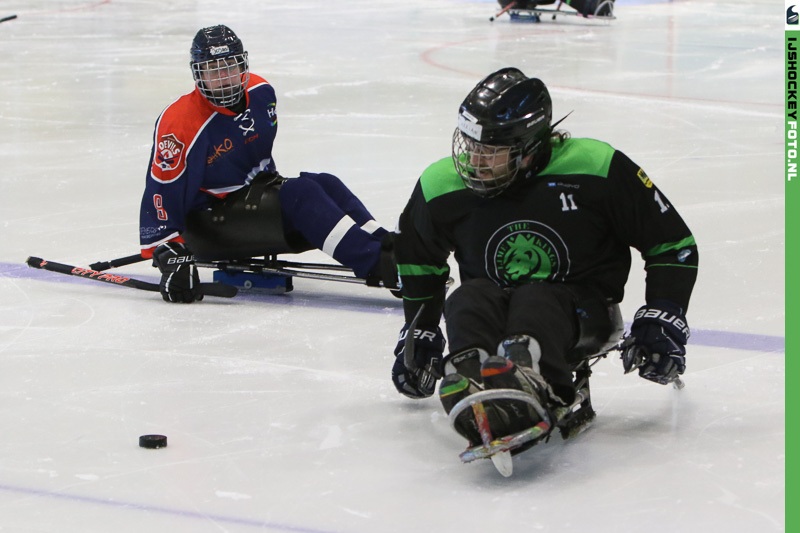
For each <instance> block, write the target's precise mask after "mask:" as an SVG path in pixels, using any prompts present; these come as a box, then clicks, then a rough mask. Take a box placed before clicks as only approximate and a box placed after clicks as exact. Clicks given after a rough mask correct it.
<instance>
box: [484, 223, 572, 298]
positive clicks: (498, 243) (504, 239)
mask: <svg viewBox="0 0 800 533" xmlns="http://www.w3.org/2000/svg"><path fill="white" fill-rule="evenodd" d="M569 265H570V261H569V251H568V249H567V246H566V244H565V243H564V241H563V239H562V238H561V236H560V235H558V233H556V232H555V231H553V230H552V229H551V228H550V227H549V226H546V225H544V224H540V223H539V222H534V221H532V220H520V221H516V222H513V223H510V224H506V225H505V226H503V227H502V228H500V229H499V230H497V231H496V232H495V233H494V235H492V237H491V238H490V239H489V243H488V245H487V247H486V272H487V274H488V275H489V277H490V278H491V279H493V280H495V281H496V282H498V283H499V284H500V285H502V286H515V285H520V284H523V283H527V282H529V281H533V280H559V281H562V280H563V279H564V277H565V276H566V274H567V273H568V272H569Z"/></svg>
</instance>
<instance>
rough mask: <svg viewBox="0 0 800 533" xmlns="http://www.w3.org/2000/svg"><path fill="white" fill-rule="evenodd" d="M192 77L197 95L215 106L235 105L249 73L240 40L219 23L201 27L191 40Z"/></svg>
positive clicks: (242, 92) (240, 96) (245, 84)
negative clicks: (197, 90)
mask: <svg viewBox="0 0 800 533" xmlns="http://www.w3.org/2000/svg"><path fill="white" fill-rule="evenodd" d="M190 54H191V61H190V62H189V64H190V65H191V68H192V77H193V78H194V82H195V85H197V88H198V89H199V90H200V93H201V94H202V95H203V96H205V97H206V98H207V99H208V101H209V102H211V103H212V104H214V105H215V106H219V107H228V106H232V105H234V104H236V103H237V102H239V100H240V99H241V98H242V96H243V95H244V91H245V89H246V88H247V82H248V81H249V79H250V70H249V65H248V61H247V52H245V50H244V45H243V44H242V41H241V39H239V37H237V36H236V34H235V33H233V30H231V29H230V28H229V27H227V26H224V25H222V24H220V25H218V26H211V27H208V28H203V29H201V30H200V31H198V32H197V34H196V35H195V36H194V39H193V40H192V48H191V50H190Z"/></svg>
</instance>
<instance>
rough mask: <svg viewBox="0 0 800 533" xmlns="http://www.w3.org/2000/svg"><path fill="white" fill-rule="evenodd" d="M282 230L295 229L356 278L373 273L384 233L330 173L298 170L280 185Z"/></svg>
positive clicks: (344, 186)
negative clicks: (351, 272) (298, 171)
mask: <svg viewBox="0 0 800 533" xmlns="http://www.w3.org/2000/svg"><path fill="white" fill-rule="evenodd" d="M280 202H281V214H282V215H283V226H284V232H285V233H286V234H290V233H293V232H297V233H299V234H300V235H302V236H303V237H304V238H305V239H306V240H307V241H308V242H309V243H310V244H311V245H313V246H314V247H316V248H319V249H320V250H322V251H323V252H325V253H326V254H328V255H330V256H331V257H333V258H334V259H336V260H337V261H338V262H340V263H341V264H343V265H345V266H347V267H349V268H352V269H353V272H354V273H355V275H356V276H358V277H359V278H366V277H368V276H369V275H370V274H372V275H376V274H377V269H378V267H379V258H380V253H381V244H380V241H381V238H382V237H383V236H384V235H385V234H386V233H387V232H386V230H385V229H384V228H382V227H381V226H380V225H379V224H378V223H377V222H375V218H374V217H373V216H372V215H371V214H370V212H369V211H368V210H367V208H366V207H365V206H364V204H362V203H361V201H360V200H359V199H358V198H356V196H355V195H354V194H353V193H352V192H351V191H350V189H348V188H347V186H346V185H345V184H344V183H342V181H341V180H340V179H339V178H337V177H336V176H334V175H332V174H314V173H310V172H301V173H300V176H299V177H297V178H290V179H288V180H286V182H284V184H283V185H282V186H281V189H280Z"/></svg>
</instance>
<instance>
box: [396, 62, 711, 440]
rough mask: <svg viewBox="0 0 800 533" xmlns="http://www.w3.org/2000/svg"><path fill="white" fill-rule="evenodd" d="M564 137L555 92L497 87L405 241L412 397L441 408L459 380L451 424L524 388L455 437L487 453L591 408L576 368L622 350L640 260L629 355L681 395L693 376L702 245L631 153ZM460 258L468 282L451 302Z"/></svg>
mask: <svg viewBox="0 0 800 533" xmlns="http://www.w3.org/2000/svg"><path fill="white" fill-rule="evenodd" d="M559 122H560V121H559ZM557 124H558V123H556V124H553V123H552V103H551V99H550V95H549V93H548V90H547V87H546V86H545V84H544V83H543V82H542V81H540V80H538V79H535V78H528V77H527V76H525V75H524V74H523V73H522V72H520V71H519V70H518V69H516V68H504V69H502V70H499V71H497V72H495V73H493V74H491V75H489V76H488V77H487V78H485V79H484V80H483V81H481V82H480V83H479V84H478V85H477V86H476V87H475V88H474V89H473V90H472V91H471V92H470V93H469V94H468V95H467V97H466V99H465V100H464V101H463V103H462V104H461V106H460V108H459V113H458V127H457V128H456V130H455V132H454V134H453V140H452V156H451V157H447V158H445V159H442V160H440V161H437V162H435V163H433V164H432V165H430V166H429V167H428V168H427V169H426V170H425V171H424V172H423V173H422V175H421V177H420V178H419V181H418V182H417V184H416V186H415V188H414V191H413V193H412V195H411V198H410V200H409V201H408V204H407V205H406V207H405V209H404V211H403V213H402V215H401V217H400V220H399V232H398V234H397V235H395V237H394V239H395V241H394V249H395V254H396V259H397V263H398V272H399V274H400V278H401V281H402V286H403V302H404V312H405V319H406V325H405V326H404V327H403V329H402V330H401V335H400V341H399V342H398V344H397V348H396V349H395V355H396V360H395V363H394V366H393V368H392V380H393V382H394V385H395V387H396V388H397V390H398V391H399V392H401V393H402V394H404V395H406V396H408V397H411V398H425V397H428V396H431V395H432V394H433V393H434V389H435V384H436V382H437V380H438V379H439V378H442V377H443V379H442V382H441V385H440V388H439V397H440V400H441V402H442V405H443V406H444V408H445V410H446V411H447V412H448V413H450V412H451V410H452V409H453V408H454V407H455V406H456V405H457V404H459V402H460V401H461V400H463V399H464V398H468V397H470V395H474V394H476V393H483V394H487V392H486V391H491V390H493V389H503V390H515V391H514V392H515V394H514V395H513V399H511V400H509V399H506V400H502V399H497V398H494V397H492V399H491V400H489V401H486V402H483V403H484V407H485V412H484V413H483V414H482V415H480V416H479V413H473V412H471V411H470V410H468V409H465V410H463V411H460V414H458V416H457V417H456V418H455V421H454V427H455V429H456V430H457V431H458V432H459V433H460V434H462V435H463V436H464V437H465V438H466V439H467V440H468V441H469V442H470V445H471V446H475V445H477V444H480V443H481V442H482V440H484V441H485V437H486V436H485V435H484V433H485V430H487V429H488V430H489V432H490V433H491V435H492V438H497V437H503V436H507V435H512V434H515V433H517V432H520V431H523V430H525V429H526V428H531V427H534V426H536V425H537V424H538V423H540V422H542V421H543V420H546V421H547V422H548V425H547V426H542V428H543V429H541V431H540V432H539V434H540V435H542V436H546V435H547V434H548V432H549V431H551V430H552V429H554V423H555V421H557V420H558V419H559V417H560V416H563V415H564V413H566V412H567V410H568V409H569V407H570V406H574V405H575V404H576V402H581V401H583V400H585V398H584V397H583V396H582V395H583V394H584V391H576V387H575V381H574V379H573V370H574V368H575V365H576V364H577V363H578V362H579V361H581V360H582V359H583V358H585V357H587V356H591V355H593V354H597V353H600V352H602V351H604V350H605V351H608V349H609V348H611V347H612V346H614V345H615V344H617V343H618V342H619V340H620V337H621V333H622V321H621V318H619V316H618V315H619V306H618V305H617V304H618V303H619V302H621V301H622V298H623V291H624V286H625V283H626V281H627V279H628V273H629V270H630V266H631V255H630V254H631V250H630V249H631V248H635V249H636V250H638V252H639V253H641V255H642V257H643V259H644V261H645V269H646V272H647V278H646V296H645V299H646V302H645V304H644V305H643V306H642V307H641V309H639V310H638V312H637V313H636V315H635V316H634V320H633V323H632V325H631V327H630V334H629V335H628V336H627V337H626V340H625V342H624V343H623V346H624V348H623V366H624V370H625V371H626V372H630V371H632V370H634V369H638V372H639V375H640V376H641V377H643V378H645V379H648V380H650V381H654V382H656V383H660V384H668V383H673V382H676V380H677V379H678V376H679V375H680V374H682V373H683V372H684V369H685V359H684V355H685V353H686V351H685V348H684V346H685V344H686V341H687V339H688V337H689V328H688V326H687V322H686V316H685V314H686V311H687V308H688V305H689V298H690V295H691V293H692V288H693V286H694V282H695V279H696V276H697V266H698V251H697V246H696V244H695V240H694V238H693V236H692V233H691V232H690V231H689V228H688V227H687V226H686V224H685V223H684V221H683V220H682V218H681V217H680V215H679V214H678V212H677V211H676V210H675V208H674V207H673V205H672V203H671V202H670V201H669V200H668V199H667V197H666V196H665V195H664V193H662V192H661V191H660V190H659V189H658V188H657V187H656V186H655V184H654V183H653V182H652V181H651V179H650V178H649V177H648V176H647V174H646V173H645V171H644V170H643V169H642V168H641V167H639V166H638V165H637V164H635V163H634V162H633V161H631V160H630V159H629V158H628V157H627V156H626V155H625V154H623V153H622V152H620V151H618V150H615V149H614V148H613V147H611V146H609V145H608V144H606V143H604V142H601V141H598V140H593V139H573V138H570V136H569V134H568V133H566V132H564V131H559V130H556V129H555V128H556V126H557ZM452 252H454V253H455V261H456V262H457V264H458V269H459V275H460V280H461V284H460V286H459V287H458V288H457V289H456V290H455V291H453V292H452V294H450V296H449V297H447V299H446V300H445V288H446V282H447V279H448V277H449V273H450V272H449V267H448V263H447V261H448V258H449V256H450V254H451V253H452ZM442 314H443V315H444V319H445V324H446V331H447V340H448V342H449V348H450V349H449V355H448V356H446V357H444V356H443V353H444V347H445V344H446V343H445V338H444V336H443V334H442V331H441V329H440V327H439V322H440V317H441V316H442ZM415 319H416V320H415ZM412 323H413V324H414V326H415V327H414V328H413V332H409V331H408V330H409V329H410V328H409V325H410V324H412ZM407 335H413V338H414V341H413V343H411V346H412V347H413V350H414V352H413V357H408V354H407V353H406V346H407V344H408V343H407V342H406V336H407ZM578 392H580V394H581V395H579V396H576V393H578ZM487 397H489V396H487ZM461 405H463V402H462V404H461ZM482 409H483V408H482ZM451 418H452V417H451ZM481 419H483V420H481ZM482 422H483V426H482V425H481V424H482ZM548 428H549V429H548ZM531 445H532V444H531ZM521 449H524V448H519V449H517V450H516V451H519V450H521ZM512 453H513V452H512Z"/></svg>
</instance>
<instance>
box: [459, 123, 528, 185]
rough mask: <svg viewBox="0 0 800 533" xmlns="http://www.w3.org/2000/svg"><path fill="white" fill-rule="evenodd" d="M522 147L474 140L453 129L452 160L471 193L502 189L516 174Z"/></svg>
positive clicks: (512, 180) (519, 165) (509, 183)
mask: <svg viewBox="0 0 800 533" xmlns="http://www.w3.org/2000/svg"><path fill="white" fill-rule="evenodd" d="M522 152H523V151H522V148H521V147H520V146H519V145H517V146H498V145H490V144H484V143H481V142H478V141H476V140H474V139H472V138H470V137H468V136H466V135H464V133H462V131H461V130H460V129H459V128H456V130H455V131H454V132H453V162H454V164H455V167H456V172H458V175H459V177H461V179H462V180H463V182H464V185H466V186H467V188H468V189H470V190H471V191H472V192H474V193H475V194H477V195H478V196H482V197H484V198H490V197H492V196H497V195H498V194H500V193H501V192H503V191H504V190H506V189H507V188H508V187H509V186H510V185H511V184H512V183H513V182H514V180H515V179H516V177H517V174H519V171H520V167H521V161H522V157H523V153H522Z"/></svg>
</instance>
